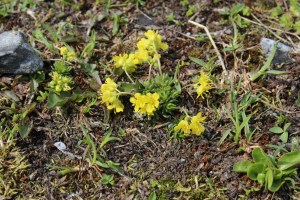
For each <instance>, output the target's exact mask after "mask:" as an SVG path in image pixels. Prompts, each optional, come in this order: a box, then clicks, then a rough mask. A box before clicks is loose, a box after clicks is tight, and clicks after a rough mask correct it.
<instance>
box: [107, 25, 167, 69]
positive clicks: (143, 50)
mask: <svg viewBox="0 0 300 200" xmlns="http://www.w3.org/2000/svg"><path fill="white" fill-rule="evenodd" d="M144 35H145V36H146V38H142V39H141V40H140V41H139V42H138V43H137V50H136V51H135V53H131V54H123V55H122V54H119V55H116V56H114V57H113V61H114V65H115V67H116V68H120V67H121V68H122V69H123V70H124V71H126V72H128V73H132V72H134V71H135V70H136V68H137V65H140V64H142V63H144V62H150V63H153V64H154V65H155V66H156V65H157V62H158V59H159V58H160V54H158V51H159V50H163V51H165V50H167V49H168V45H167V43H163V42H162V36H161V35H159V34H158V32H157V31H156V32H155V31H153V30H148V31H147V32H146V33H145V34H144Z"/></svg>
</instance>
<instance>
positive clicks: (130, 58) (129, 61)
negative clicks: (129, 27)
mask: <svg viewBox="0 0 300 200" xmlns="http://www.w3.org/2000/svg"><path fill="white" fill-rule="evenodd" d="M113 61H114V64H115V66H116V68H119V67H122V69H123V70H124V71H126V72H128V73H132V72H134V71H135V70H136V68H137V66H136V58H135V54H126V53H125V54H123V55H118V56H114V57H113Z"/></svg>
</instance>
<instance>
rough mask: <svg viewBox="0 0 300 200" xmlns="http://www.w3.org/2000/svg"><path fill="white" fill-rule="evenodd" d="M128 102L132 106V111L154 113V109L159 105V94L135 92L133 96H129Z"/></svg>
mask: <svg viewBox="0 0 300 200" xmlns="http://www.w3.org/2000/svg"><path fill="white" fill-rule="evenodd" d="M130 102H131V103H132V105H133V106H134V111H135V112H139V113H141V114H147V115H149V116H150V115H154V111H156V109H157V108H158V106H159V94H157V93H147V94H146V95H142V94H140V93H136V94H135V95H134V97H131V98H130Z"/></svg>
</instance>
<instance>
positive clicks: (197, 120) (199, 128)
mask: <svg viewBox="0 0 300 200" xmlns="http://www.w3.org/2000/svg"><path fill="white" fill-rule="evenodd" d="M201 115H202V113H201V112H199V113H198V114H197V115H196V116H194V117H192V119H191V123H190V129H191V131H192V133H193V134H195V135H201V133H203V132H204V131H205V128H204V126H203V125H202V124H201V122H204V120H205V119H206V117H202V116H201Z"/></svg>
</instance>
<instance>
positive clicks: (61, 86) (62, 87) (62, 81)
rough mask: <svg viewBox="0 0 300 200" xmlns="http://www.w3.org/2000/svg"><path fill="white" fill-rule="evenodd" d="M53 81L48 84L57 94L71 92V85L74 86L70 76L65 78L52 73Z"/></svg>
mask: <svg viewBox="0 0 300 200" xmlns="http://www.w3.org/2000/svg"><path fill="white" fill-rule="evenodd" d="M50 76H51V77H52V80H51V82H50V83H49V84H48V86H49V87H50V88H52V89H54V91H55V92H56V93H60V92H61V91H65V92H66V91H69V90H71V87H70V85H71V84H72V78H70V77H68V76H63V75H61V74H59V73H58V72H52V73H51V75H50Z"/></svg>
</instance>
